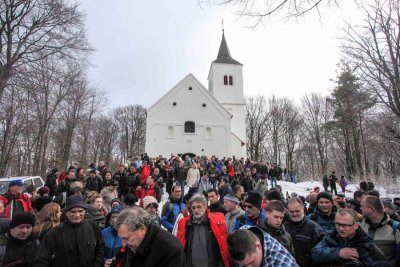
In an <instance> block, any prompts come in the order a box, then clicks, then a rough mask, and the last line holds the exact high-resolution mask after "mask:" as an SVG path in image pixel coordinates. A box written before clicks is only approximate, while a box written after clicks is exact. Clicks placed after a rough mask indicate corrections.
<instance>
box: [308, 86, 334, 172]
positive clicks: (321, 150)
mask: <svg viewBox="0 0 400 267" xmlns="http://www.w3.org/2000/svg"><path fill="white" fill-rule="evenodd" d="M302 107H303V108H302V113H303V116H304V122H305V125H306V127H305V129H306V131H307V132H308V133H309V136H310V137H311V140H310V142H312V143H314V144H315V145H316V149H317V151H318V158H319V164H320V168H321V172H322V173H326V171H327V167H328V155H327V129H326V127H325V124H326V123H327V122H328V121H329V120H330V119H331V118H330V114H331V113H330V112H329V111H328V105H327V102H326V98H324V97H322V95H321V94H317V93H312V94H306V95H305V96H304V97H303V99H302Z"/></svg>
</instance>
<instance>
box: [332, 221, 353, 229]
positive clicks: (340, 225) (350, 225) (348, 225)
mask: <svg viewBox="0 0 400 267" xmlns="http://www.w3.org/2000/svg"><path fill="white" fill-rule="evenodd" d="M354 224H355V222H354V223H352V224H343V223H338V222H335V226H336V227H337V228H340V227H343V228H349V227H352V226H353V225H354Z"/></svg>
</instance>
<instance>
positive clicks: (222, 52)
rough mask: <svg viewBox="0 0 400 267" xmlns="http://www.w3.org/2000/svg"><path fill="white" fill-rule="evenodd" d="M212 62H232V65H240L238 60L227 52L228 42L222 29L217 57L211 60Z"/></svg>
mask: <svg viewBox="0 0 400 267" xmlns="http://www.w3.org/2000/svg"><path fill="white" fill-rule="evenodd" d="M213 63H224V64H233V65H242V63H240V62H239V61H236V60H234V59H233V58H232V57H231V53H230V52H229V48H228V44H227V43H226V40H225V34H224V31H222V40H221V44H220V46H219V51H218V56H217V59H216V60H214V61H213Z"/></svg>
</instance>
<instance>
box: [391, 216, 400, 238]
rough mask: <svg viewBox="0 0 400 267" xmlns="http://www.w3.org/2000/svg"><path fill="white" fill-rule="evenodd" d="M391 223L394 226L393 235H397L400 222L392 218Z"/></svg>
mask: <svg viewBox="0 0 400 267" xmlns="http://www.w3.org/2000/svg"><path fill="white" fill-rule="evenodd" d="M389 224H390V226H392V229H393V235H394V236H395V237H396V231H397V230H399V231H400V222H398V221H395V220H392V219H391V220H390V221H389Z"/></svg>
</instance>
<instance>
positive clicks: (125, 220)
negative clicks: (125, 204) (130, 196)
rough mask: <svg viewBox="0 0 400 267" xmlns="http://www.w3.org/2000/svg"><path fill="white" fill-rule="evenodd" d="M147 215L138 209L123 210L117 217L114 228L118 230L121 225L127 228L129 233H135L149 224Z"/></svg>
mask: <svg viewBox="0 0 400 267" xmlns="http://www.w3.org/2000/svg"><path fill="white" fill-rule="evenodd" d="M149 221H150V219H149V215H148V214H147V212H146V211H145V210H144V209H142V208H139V207H132V208H129V209H125V210H124V211H122V212H121V213H120V215H119V216H118V219H117V222H116V224H115V228H116V229H117V230H118V229H119V227H120V226H121V225H122V224H125V225H126V226H127V227H128V230H129V231H136V230H137V229H140V228H142V227H143V226H146V225H148V224H149Z"/></svg>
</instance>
